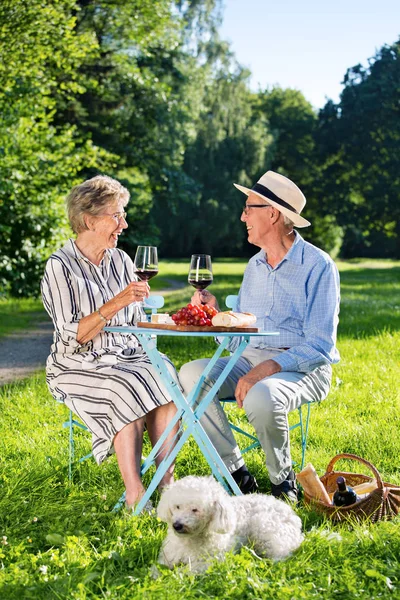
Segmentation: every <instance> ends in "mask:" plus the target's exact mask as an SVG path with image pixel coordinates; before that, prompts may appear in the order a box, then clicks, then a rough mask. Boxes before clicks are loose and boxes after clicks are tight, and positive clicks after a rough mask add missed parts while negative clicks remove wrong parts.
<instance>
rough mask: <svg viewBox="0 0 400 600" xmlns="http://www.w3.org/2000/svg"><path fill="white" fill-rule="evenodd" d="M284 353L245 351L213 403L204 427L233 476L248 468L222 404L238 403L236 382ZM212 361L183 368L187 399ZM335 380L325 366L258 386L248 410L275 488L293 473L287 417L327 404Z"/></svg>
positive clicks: (209, 380) (223, 361) (285, 374)
mask: <svg viewBox="0 0 400 600" xmlns="http://www.w3.org/2000/svg"><path fill="white" fill-rule="evenodd" d="M279 352H281V350H277V349H276V348H275V349H264V350H259V349H257V348H246V350H245V351H244V353H243V354H242V356H241V358H240V359H239V360H238V361H237V363H236V365H235V366H234V368H233V369H232V371H231V372H230V374H229V376H228V378H227V380H226V381H225V383H224V384H223V385H222V387H221V388H220V390H219V392H218V394H217V396H216V397H215V398H214V400H213V401H212V402H211V403H210V406H209V407H208V409H207V411H206V413H205V414H204V416H203V417H202V419H201V424H202V426H203V427H204V429H205V431H206V433H207V435H208V436H209V438H210V440H211V442H212V444H213V445H214V447H215V448H216V450H217V452H218V453H219V455H220V456H221V458H222V460H223V461H224V463H225V465H226V466H227V468H228V470H229V471H230V472H233V471H236V469H238V468H239V467H240V466H242V465H243V464H244V460H243V458H242V456H241V453H240V450H239V447H238V445H237V442H236V440H235V438H234V436H233V433H232V430H231V428H230V427H229V423H228V420H227V418H226V415H225V412H224V410H223V408H222V406H221V404H220V402H219V400H221V399H223V398H232V397H234V393H235V388H236V384H237V381H238V380H239V378H240V377H242V376H243V375H245V374H246V373H247V372H248V371H250V369H251V368H252V367H255V366H257V365H258V364H260V363H261V362H264V361H265V360H268V359H270V358H274V356H277V354H278V353H279ZM228 360H229V359H228V358H220V359H219V360H218V361H217V363H216V365H215V367H214V369H213V370H212V371H211V373H210V375H209V376H208V378H207V379H206V380H205V381H204V384H203V387H202V392H201V395H200V398H202V397H203V396H204V395H205V394H206V393H207V390H208V389H209V388H210V387H211V385H212V384H213V382H214V381H215V380H216V379H217V377H218V375H219V374H220V372H221V371H222V369H223V368H224V365H225V364H226V362H227V361H228ZM208 361H209V359H200V360H195V361H193V362H190V363H187V364H186V365H184V366H183V367H182V368H181V370H180V372H179V380H180V382H181V385H182V387H183V390H184V393H185V394H186V395H187V394H188V393H189V392H190V390H191V389H192V387H193V386H194V385H195V383H196V382H197V380H198V379H199V377H200V375H201V374H202V372H203V370H204V368H205V365H206V364H207V363H208ZM331 378H332V369H331V366H330V365H323V366H321V367H318V368H316V369H314V370H313V371H311V372H310V373H298V372H292V371H287V372H281V373H276V374H275V375H272V376H271V377H266V378H265V379H263V380H262V381H260V382H258V383H257V384H256V385H254V386H253V387H252V388H251V389H250V391H249V392H248V394H247V396H246V398H245V400H244V404H243V407H244V410H245V411H246V414H247V417H248V419H249V421H250V423H251V424H252V425H253V427H254V429H255V431H256V434H257V437H258V439H259V440H260V443H261V446H262V448H263V450H264V452H265V456H266V466H267V469H268V473H269V477H270V480H271V482H272V483H274V484H279V483H281V482H282V481H284V480H285V479H286V478H287V476H288V475H289V472H290V470H291V468H292V459H291V455H290V438H289V423H288V414H289V413H290V412H291V411H292V410H295V409H297V408H299V407H300V406H302V405H303V404H305V403H308V402H319V401H321V400H324V399H325V398H326V396H327V394H328V392H329V389H330V384H331Z"/></svg>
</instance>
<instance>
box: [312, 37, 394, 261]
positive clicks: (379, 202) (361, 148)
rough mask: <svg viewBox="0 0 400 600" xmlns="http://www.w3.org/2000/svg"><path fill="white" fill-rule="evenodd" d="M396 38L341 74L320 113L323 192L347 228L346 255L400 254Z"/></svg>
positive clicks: (319, 142)
mask: <svg viewBox="0 0 400 600" xmlns="http://www.w3.org/2000/svg"><path fill="white" fill-rule="evenodd" d="M399 94H400V41H399V42H397V43H395V44H393V45H392V46H384V47H383V48H381V50H379V51H378V52H377V53H376V55H375V57H374V58H373V59H371V60H370V61H369V65H368V67H363V66H362V65H357V66H355V67H353V68H351V69H349V70H348V71H347V73H346V76H345V78H344V89H343V92H342V94H341V100H340V102H339V104H337V105H335V104H333V103H332V102H329V103H327V105H326V106H325V107H324V109H323V110H322V111H321V113H320V118H319V131H318V135H317V141H318V144H319V147H320V151H321V157H322V158H323V160H324V162H323V170H324V180H325V184H324V190H325V194H326V196H327V197H330V199H331V207H332V209H333V210H334V211H335V214H336V216H337V219H338V222H339V224H340V225H341V226H342V227H343V228H344V229H345V231H346V235H345V239H344V247H343V254H344V255H345V256H360V255H365V256H386V257H390V256H392V257H393V256H395V257H399V256H400V208H399V202H398V199H399V196H400V182H399V177H398V173H399V168H400V163H399V160H400V159H399V146H400V118H399V117H400V107H399V102H398V99H399Z"/></svg>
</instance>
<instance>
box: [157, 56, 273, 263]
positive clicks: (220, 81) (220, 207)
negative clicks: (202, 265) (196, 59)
mask: <svg viewBox="0 0 400 600" xmlns="http://www.w3.org/2000/svg"><path fill="white" fill-rule="evenodd" d="M226 59H227V60H229V61H230V63H229V64H230V68H223V69H221V70H218V71H217V72H216V73H214V72H211V73H210V76H209V79H208V82H207V85H206V86H205V88H204V100H203V101H204V108H203V110H202V111H201V113H200V115H199V118H198V121H197V123H196V131H197V135H196V139H195V140H194V141H193V142H192V143H191V144H189V145H188V146H187V148H186V152H185V161H184V166H183V170H184V173H183V174H181V175H180V177H179V178H177V179H176V180H175V181H173V185H174V188H175V189H174V190H173V193H171V191H172V190H171V191H170V196H171V197H172V198H174V204H173V205H171V204H170V213H172V218H171V220H170V221H169V224H168V229H166V228H164V231H163V233H164V235H163V241H162V248H163V249H164V252H165V253H167V254H169V255H171V254H174V255H175V256H176V255H178V256H187V255H189V254H191V253H192V252H206V253H211V254H214V255H217V256H224V255H232V254H233V255H238V254H241V253H242V252H243V246H244V240H245V235H244V229H243V224H242V223H240V214H241V208H242V206H243V203H244V200H243V195H242V194H240V193H239V192H238V191H237V190H236V189H235V188H234V186H233V182H235V181H237V182H241V183H242V184H244V185H246V184H248V185H251V184H252V181H253V180H254V178H255V177H258V176H259V173H260V171H262V169H263V168H264V165H265V155H266V151H267V148H268V142H269V141H270V140H271V136H270V135H269V132H268V128H267V126H266V123H265V120H262V119H258V120H257V121H256V120H255V119H254V114H253V106H254V98H253V95H252V94H251V92H250V91H249V89H248V77H249V73H248V71H245V70H243V69H241V68H240V67H239V66H238V65H236V66H235V65H234V63H233V61H232V60H231V59H230V58H229V57H228V55H226ZM158 214H159V215H160V218H159V223H160V226H161V219H162V218H163V213H162V212H161V211H160V210H159V211H158Z"/></svg>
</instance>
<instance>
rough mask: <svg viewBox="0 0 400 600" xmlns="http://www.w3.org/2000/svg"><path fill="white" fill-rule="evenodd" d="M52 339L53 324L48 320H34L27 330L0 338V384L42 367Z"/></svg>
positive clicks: (22, 376) (26, 375)
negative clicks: (33, 323)
mask: <svg viewBox="0 0 400 600" xmlns="http://www.w3.org/2000/svg"><path fill="white" fill-rule="evenodd" d="M52 339H53V324H52V323H51V321H50V320H43V321H39V322H36V323H35V325H33V327H32V329H30V330H29V331H26V330H23V331H19V332H17V333H14V334H12V335H7V336H5V337H3V338H1V339H0V386H1V385H4V384H5V383H11V382H12V381H15V380H16V379H23V378H24V377H28V376H29V375H32V374H33V373H34V372H35V371H38V370H39V369H43V368H44V366H45V364H46V359H47V357H48V355H49V353H50V346H51V343H52Z"/></svg>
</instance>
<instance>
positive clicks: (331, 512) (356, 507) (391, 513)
mask: <svg viewBox="0 0 400 600" xmlns="http://www.w3.org/2000/svg"><path fill="white" fill-rule="evenodd" d="M344 458H348V459H352V460H356V461H358V462H360V463H362V464H363V465H366V466H367V467H368V468H369V469H370V470H371V471H372V473H373V475H374V477H375V479H376V482H377V485H378V487H377V489H375V490H374V491H372V492H371V493H369V494H368V495H367V496H366V497H365V498H362V499H361V500H359V501H358V502H356V503H355V504H351V505H350V506H340V507H338V506H333V505H327V504H325V503H323V502H320V501H319V500H316V499H315V498H312V497H311V496H309V495H308V494H306V492H304V500H305V501H306V502H307V503H309V504H310V505H311V506H312V507H313V508H314V509H315V510H316V511H318V512H320V513H323V514H325V515H326V516H327V517H329V518H330V519H332V521H335V522H341V521H345V520H348V519H350V520H357V521H362V520H364V519H369V520H370V521H372V522H375V521H379V520H381V519H382V520H383V519H386V520H389V519H392V518H393V517H395V516H396V515H397V514H398V513H399V512H400V486H398V485H393V484H391V483H386V482H385V481H382V477H381V476H380V474H379V471H378V470H377V469H376V468H375V467H374V465H372V464H371V463H370V462H369V461H368V460H365V459H364V458H361V457H360V456H357V455H356V454H338V455H337V456H335V457H334V458H332V460H331V462H330V463H329V465H328V467H327V469H326V473H325V475H322V477H320V480H321V481H322V483H323V485H324V487H325V489H326V491H327V492H328V494H329V493H332V492H334V491H335V490H336V488H337V484H336V479H337V478H338V477H339V475H342V476H343V477H344V478H345V479H346V482H347V484H348V485H350V486H352V487H354V486H355V485H358V484H360V483H366V482H367V481H372V479H373V478H372V477H368V476H367V475H362V474H361V473H346V472H344V471H334V470H333V467H334V465H335V463H336V462H337V461H338V460H340V459H344Z"/></svg>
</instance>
